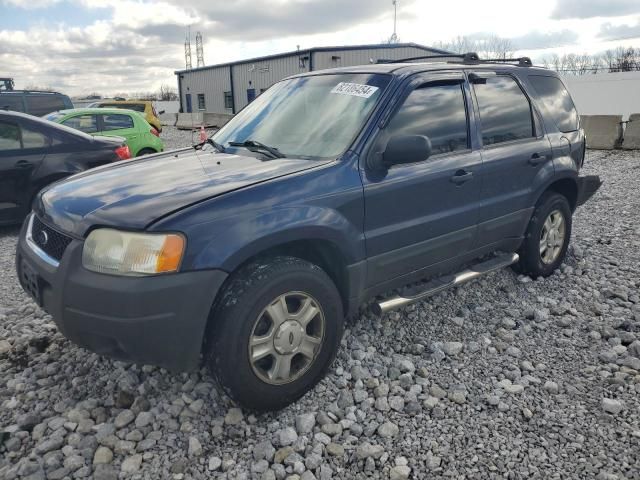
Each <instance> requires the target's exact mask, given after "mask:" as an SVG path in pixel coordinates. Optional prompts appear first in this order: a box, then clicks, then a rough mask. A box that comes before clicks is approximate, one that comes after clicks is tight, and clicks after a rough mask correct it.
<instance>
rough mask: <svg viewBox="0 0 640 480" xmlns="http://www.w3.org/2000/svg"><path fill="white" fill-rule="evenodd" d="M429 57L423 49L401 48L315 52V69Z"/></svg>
mask: <svg viewBox="0 0 640 480" xmlns="http://www.w3.org/2000/svg"><path fill="white" fill-rule="evenodd" d="M420 55H429V52H425V51H424V50H423V49H421V48H416V47H399V48H375V49H367V50H332V51H330V52H315V53H314V54H313V69H314V70H324V69H327V68H336V67H351V66H353V65H366V64H367V63H370V62H371V60H373V61H374V62H375V61H376V60H379V59H383V58H388V59H390V60H393V59H398V58H408V57H418V56H420Z"/></svg>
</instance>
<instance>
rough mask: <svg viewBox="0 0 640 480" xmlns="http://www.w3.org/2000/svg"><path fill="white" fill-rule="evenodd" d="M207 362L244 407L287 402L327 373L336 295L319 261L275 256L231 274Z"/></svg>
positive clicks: (338, 309) (337, 332) (338, 311)
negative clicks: (313, 261) (318, 264)
mask: <svg viewBox="0 0 640 480" xmlns="http://www.w3.org/2000/svg"><path fill="white" fill-rule="evenodd" d="M211 322H213V323H212V326H211V328H210V329H209V331H208V338H207V351H208V353H207V362H208V365H209V367H210V368H211V370H212V371H213V373H214V375H215V376H216V378H217V379H218V381H219V382H220V384H221V385H222V387H223V388H224V389H225V390H226V391H227V393H228V394H229V395H230V396H231V397H232V398H233V399H234V400H236V401H237V402H238V403H239V404H241V405H243V406H244V407H247V408H250V409H253V410H258V411H265V410H277V409H280V408H283V407H285V406H286V405H288V404H290V403H291V402H293V401H295V400H296V399H298V398H300V397H301V396H302V395H304V394H305V393H306V392H307V391H309V390H310V389H311V388H312V387H313V386H314V385H315V384H316V383H317V382H318V381H319V380H320V379H321V378H322V377H323V376H324V374H325V372H326V370H327V369H328V368H329V366H330V365H331V363H332V362H333V359H334V358H335V355H336V351H337V349H338V346H339V344H340V339H341V337H342V332H343V309H342V299H341V297H340V294H339V293H338V290H337V289H336V287H335V285H334V283H333V282H332V280H331V278H329V276H328V275H327V274H326V273H325V272H324V271H323V270H322V269H321V268H320V267H318V266H317V265H314V264H312V263H309V262H306V261H304V260H301V259H298V258H293V257H276V258H271V259H266V260H264V261H262V262H256V263H253V264H251V265H248V266H246V267H244V268H242V269H241V270H239V271H238V272H237V273H235V274H234V275H233V277H232V278H231V279H230V281H229V283H228V285H227V287H226V288H225V289H224V291H223V292H222V293H221V297H220V301H219V302H218V304H217V306H216V307H214V310H213V314H212V318H211Z"/></svg>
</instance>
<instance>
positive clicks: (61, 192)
mask: <svg viewBox="0 0 640 480" xmlns="http://www.w3.org/2000/svg"><path fill="white" fill-rule="evenodd" d="M326 163H328V162H327V161H311V160H301V159H294V158H281V159H276V160H263V159H261V158H255V157H252V156H241V155H231V154H222V153H217V152H216V153H213V152H212V151H204V152H203V151H200V150H194V149H192V148H189V149H183V150H176V151H172V152H165V153H162V154H158V155H152V156H149V157H142V158H141V159H136V160H124V161H122V162H116V163H114V164H111V165H107V166H104V167H99V168H96V169H93V170H90V171H87V172H84V173H80V174H78V175H74V176H73V177H69V178H68V179H66V180H63V181H61V182H58V183H55V184H53V185H52V186H50V187H49V188H47V189H45V190H44V191H43V193H42V194H41V195H40V196H39V197H38V201H37V202H36V205H35V209H36V212H37V214H38V216H40V217H41V218H43V219H44V220H45V221H46V222H48V223H50V224H52V225H55V226H57V227H58V228H60V229H61V230H63V231H65V232H68V233H71V234H73V235H75V236H78V237H83V236H84V235H85V234H86V232H87V230H88V229H89V228H90V227H92V226H94V225H101V226H113V227H117V228H124V229H144V228H146V227H147V226H148V225H149V224H151V223H153V222H154V221H156V220H157V219H159V218H161V217H164V216H166V215H168V214H171V213H173V212H175V211H178V210H180V209H183V208H185V207H187V206H189V205H193V204H195V203H198V202H201V201H203V200H206V199H209V198H212V197H216V196H218V195H221V194H224V193H227V192H231V191H234V190H238V189H241V188H245V187H248V186H250V185H254V184H256V183H261V182H265V181H267V180H271V179H274V178H278V177H282V176H285V175H291V174H294V173H297V172H301V171H304V170H308V169H311V168H317V167H319V166H322V165H324V164H326Z"/></svg>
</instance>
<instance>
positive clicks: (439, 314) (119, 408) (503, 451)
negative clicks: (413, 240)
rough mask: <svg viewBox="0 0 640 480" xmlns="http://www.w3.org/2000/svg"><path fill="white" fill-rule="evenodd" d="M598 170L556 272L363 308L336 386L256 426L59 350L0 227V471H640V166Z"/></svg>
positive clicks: (215, 396)
mask: <svg viewBox="0 0 640 480" xmlns="http://www.w3.org/2000/svg"><path fill="white" fill-rule="evenodd" d="M164 135H166V136H167V137H177V136H178V135H177V134H175V132H174V131H172V130H167V131H166V133H165V134H164ZM187 144H188V140H187ZM172 146H178V145H177V144H175V145H172ZM585 172H587V173H596V174H599V175H601V176H602V177H603V179H604V181H605V184H604V186H603V187H602V189H601V191H600V192H599V193H598V194H597V196H596V197H594V199H592V200H591V201H590V202H589V203H588V204H587V205H586V206H585V207H583V208H581V209H579V210H578V212H577V214H576V216H575V221H574V237H573V243H572V245H573V247H572V249H571V250H570V255H569V257H568V259H567V261H566V264H565V265H564V266H563V267H562V269H561V271H560V272H558V273H556V274H555V275H553V276H552V277H550V278H548V279H544V280H538V281H531V279H529V278H528V277H518V276H516V275H515V274H514V273H513V272H512V271H511V270H504V271H501V272H498V273H495V274H492V275H491V276H489V277H487V278H485V279H482V280H479V281H476V282H474V283H471V284H468V285H466V286H463V287H460V288H457V289H455V290H451V291H448V292H445V293H443V294H440V295H438V296H436V297H434V298H432V299H431V300H430V301H428V302H423V303H419V304H416V305H413V306H409V307H407V308H405V309H403V310H400V311H397V312H393V313H391V314H388V315H385V316H383V317H381V318H378V317H375V316H374V315H372V314H371V313H369V312H367V311H365V310H363V311H362V313H361V315H360V316H359V318H357V319H355V320H354V321H353V322H352V323H351V324H350V325H349V329H348V330H347V331H346V333H345V336H344V339H343V341H342V348H341V349H340V353H339V355H338V359H337V361H336V363H335V365H334V366H333V368H332V369H331V371H330V373H329V375H328V376H327V378H326V379H324V380H323V381H322V382H321V383H320V384H319V385H318V386H317V387H316V388H315V389H314V390H313V391H312V392H311V393H309V394H307V395H306V396H305V397H304V398H302V399H301V400H300V401H299V402H297V403H296V404H294V405H292V406H290V407H288V408H286V409H285V410H283V411H281V412H278V413H275V414H267V415H260V416H256V415H253V414H251V412H246V411H241V410H239V409H237V408H234V406H233V405H232V404H231V403H230V401H229V399H228V398H227V397H226V396H225V395H224V394H223V393H222V392H221V391H220V390H219V389H218V388H217V387H216V386H215V385H214V382H213V380H212V378H211V377H210V376H209V375H208V374H207V373H206V372H205V371H199V372H195V373H191V374H183V375H172V374H169V373H167V372H166V371H164V370H162V369H158V368H155V367H149V366H144V367H140V366H135V365H129V364H124V363H120V362H114V361H111V360H107V359H104V358H101V357H99V356H98V355H95V354H92V353H89V352H87V351H85V350H83V349H81V348H78V347H76V346H74V345H73V344H71V343H70V342H68V341H67V340H65V339H64V337H62V335H60V334H59V333H57V331H56V328H55V326H54V325H53V323H52V322H51V319H50V318H49V317H48V316H47V315H46V314H44V313H43V312H41V311H40V310H38V309H37V308H36V307H35V305H34V304H33V303H32V302H31V301H30V300H29V299H28V298H27V296H26V295H25V294H24V293H23V292H22V290H21V289H20V287H19V285H18V282H17V280H16V277H15V274H14V267H13V261H14V250H15V245H16V235H17V229H15V228H13V229H4V230H0V432H2V431H4V433H2V434H1V436H0V444H1V445H0V478H2V479H6V480H11V479H14V478H29V479H44V478H48V479H59V478H89V477H91V476H93V478H95V479H101V480H107V479H116V478H141V479H154V480H155V479H165V478H169V479H170V478H174V479H199V478H228V479H254V478H255V479H284V478H288V479H292V480H293V479H302V480H312V479H314V478H316V479H323V480H329V479H332V478H341V479H346V478H382V479H387V478H391V479H406V478H436V477H447V478H509V479H518V478H524V477H531V478H541V479H549V478H563V479H564V478H598V479H607V480H608V479H616V478H617V479H621V478H640V294H639V290H640V289H639V287H640V222H639V221H638V220H639V218H640V215H639V213H638V212H640V196H638V190H639V189H640V184H639V183H638V176H639V173H640V154H639V153H637V152H636V153H630V152H627V153H624V152H610V153H607V152H591V153H590V155H589V159H588V164H587V167H586V168H585Z"/></svg>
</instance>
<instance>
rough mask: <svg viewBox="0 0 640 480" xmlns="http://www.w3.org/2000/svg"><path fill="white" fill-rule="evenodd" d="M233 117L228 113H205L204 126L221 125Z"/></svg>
mask: <svg viewBox="0 0 640 480" xmlns="http://www.w3.org/2000/svg"><path fill="white" fill-rule="evenodd" d="M232 118H233V115H231V114H230V113H205V114H204V123H205V127H218V128H220V127H222V126H223V125H224V124H225V123H227V122H228V121H229V120H231V119H232Z"/></svg>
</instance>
